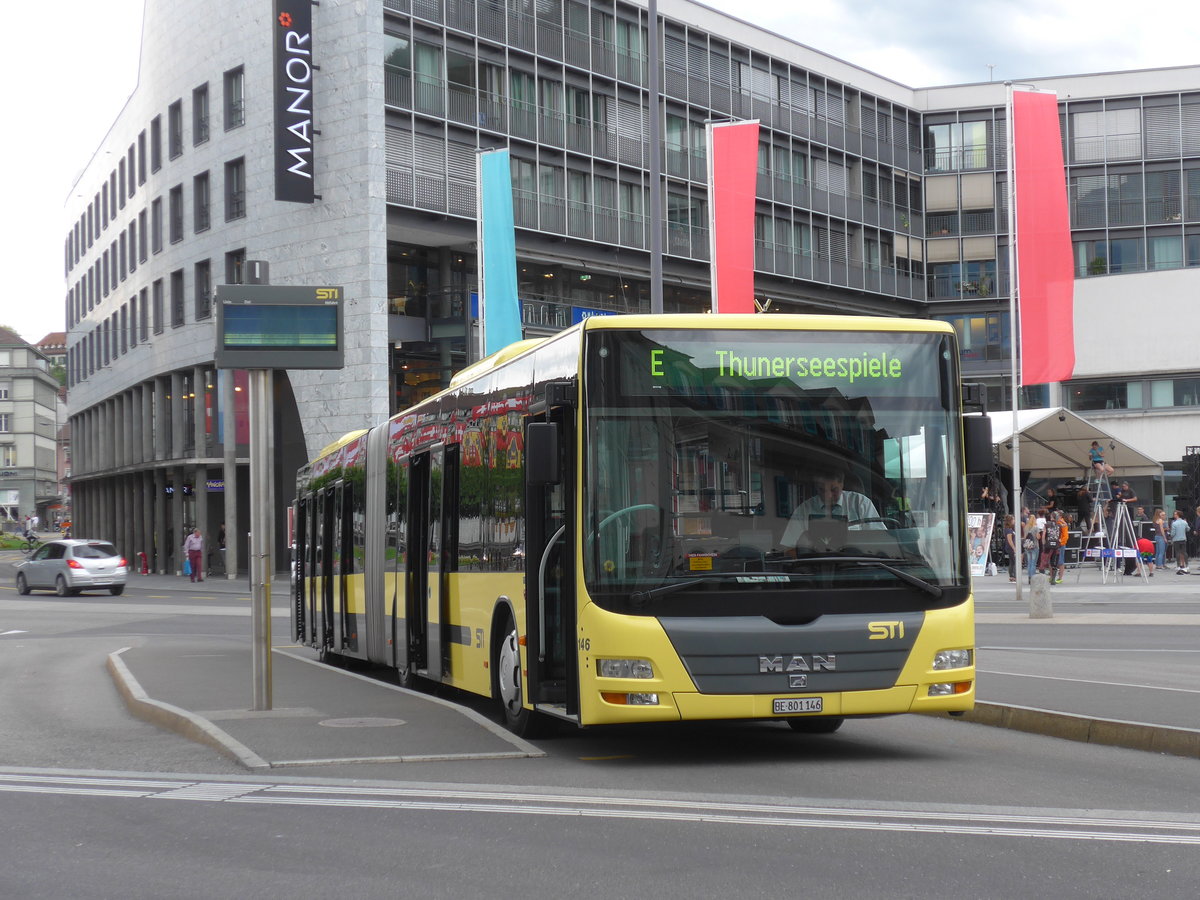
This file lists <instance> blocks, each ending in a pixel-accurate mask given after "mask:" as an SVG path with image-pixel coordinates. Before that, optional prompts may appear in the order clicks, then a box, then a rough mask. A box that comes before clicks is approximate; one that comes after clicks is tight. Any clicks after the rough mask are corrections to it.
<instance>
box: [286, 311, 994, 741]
mask: <svg viewBox="0 0 1200 900" xmlns="http://www.w3.org/2000/svg"><path fill="white" fill-rule="evenodd" d="M986 427H987V426H986V418H977V417H964V416H963V415H962V401H961V396H960V384H959V373H958V348H957V344H956V340H955V335H954V332H953V330H952V329H951V328H950V327H949V326H947V325H944V324H943V323H940V322H930V321H917V320H905V319H878V318H863V317H839V316H820V317H812V316H787V315H758V316H736V315H722V316H711V315H701V316H674V315H667V316H612V317H598V318H591V319H588V320H586V321H585V322H583V323H580V324H579V325H576V326H574V327H572V328H570V329H568V330H566V331H564V332H562V333H561V334H558V335H555V336H553V337H550V338H546V339H544V340H539V341H524V342H521V343H519V344H515V345H513V346H512V347H509V348H507V349H506V350H503V351H501V352H500V353H497V354H495V355H493V356H491V357H488V358H487V359H485V360H482V361H481V362H479V363H476V364H474V365H472V366H470V367H468V368H467V369H464V370H463V371H462V372H460V373H459V374H458V375H457V376H456V377H455V378H454V380H453V381H452V383H451V385H450V387H449V388H448V389H446V390H444V391H442V392H440V393H438V394H436V395H434V396H432V397H430V398H429V399H427V400H424V401H422V402H421V403H419V404H417V405H416V406H414V407H412V408H411V409H408V410H406V411H405V412H402V413H400V414H398V415H396V416H394V417H393V418H392V419H390V420H389V421H387V422H384V423H382V424H380V425H378V426H377V427H374V428H371V429H369V430H366V431H362V432H356V433H354V434H349V435H347V436H346V437H344V438H342V439H341V440H340V441H338V442H336V443H335V444H333V445H331V446H330V447H328V448H326V449H325V450H324V451H323V452H322V453H321V455H320V456H319V457H318V458H317V459H315V460H313V461H312V462H311V463H310V464H309V465H308V466H306V467H305V468H304V469H303V470H302V471H301V472H300V475H299V483H298V492H297V501H296V508H295V515H294V521H295V527H296V536H295V539H296V540H295V542H296V550H297V574H298V577H297V579H296V588H295V595H294V598H293V604H292V619H293V622H292V624H293V629H294V630H293V636H294V637H295V638H296V639H297V640H298V641H300V642H301V643H303V644H305V645H307V646H311V647H312V648H314V649H315V650H316V651H317V652H318V653H319V654H321V655H322V656H329V655H333V656H341V657H351V658H354V659H358V660H362V661H365V662H369V663H374V664H378V665H380V666H387V667H391V668H392V669H394V670H395V672H396V674H397V676H398V679H399V681H400V683H401V684H412V683H413V682H414V681H415V680H416V679H425V680H427V681H430V682H436V683H441V684H446V685H450V686H453V687H455V688H459V689H462V690H464V691H469V692H471V693H474V694H480V695H483V696H485V697H490V698H493V700H494V701H495V703H496V704H497V708H498V712H499V713H500V715H501V716H502V718H503V720H504V722H505V723H506V724H507V725H508V727H509V728H511V729H512V730H513V731H515V732H517V733H519V734H528V733H530V732H531V731H533V730H534V729H536V728H537V727H539V726H540V725H544V724H547V723H548V722H549V721H551V720H554V719H558V720H565V721H568V722H572V723H574V724H576V725H578V726H589V725H601V724H608V723H622V722H624V723H627V722H664V721H678V720H685V719H780V720H783V721H786V722H787V723H788V724H789V725H791V726H792V727H793V728H795V729H796V730H798V731H807V732H832V731H833V730H835V729H836V728H838V727H839V726H840V725H841V723H842V721H843V720H844V719H845V718H847V717H852V716H876V715H885V714H892V713H906V712H934V711H948V712H952V713H953V712H960V711H963V710H967V709H970V708H971V706H972V704H973V703H974V698H975V690H974V685H975V668H974V663H975V659H974V606H973V599H972V594H971V582H970V576H969V567H968V559H967V548H968V540H967V527H966V503H965V489H964V483H965V480H964V473H965V472H966V471H967V470H968V463H967V455H968V454H967V450H966V449H965V447H967V446H971V447H982V448H986V450H985V451H984V452H986V458H984V459H974V458H973V459H972V463H973V464H972V465H971V467H970V470H971V471H978V470H980V469H981V468H982V469H983V470H987V469H990V466H991V458H990V451H991V447H990V435H989V434H988V433H987V432H986V431H984V430H981V428H982V429H986ZM964 430H965V431H966V432H967V434H966V437H965V438H964ZM971 454H972V456H973V457H981V456H982V455H983V453H981V452H978V451H975V450H972V451H971Z"/></svg>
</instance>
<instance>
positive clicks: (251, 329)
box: [215, 284, 345, 710]
mask: <svg viewBox="0 0 1200 900" xmlns="http://www.w3.org/2000/svg"><path fill="white" fill-rule="evenodd" d="M216 324H217V346H216V352H215V360H216V366H217V368H218V369H248V370H249V372H248V374H249V376H250V378H249V380H250V567H249V568H250V598H251V600H250V628H251V646H250V660H251V666H252V668H253V678H254V708H255V709H256V710H267V709H270V708H271V703H272V700H271V577H272V576H273V575H274V571H275V569H274V566H273V565H272V563H271V553H272V551H273V549H274V546H275V539H274V530H275V523H274V518H273V510H274V499H273V497H272V485H273V484H274V483H275V478H274V473H273V472H272V457H273V455H274V436H273V434H272V426H271V423H272V422H273V421H274V418H275V411H274V408H273V406H274V403H273V400H272V397H273V395H274V388H273V385H272V378H273V376H274V370H275V369H340V368H341V367H342V361H343V357H344V356H345V339H344V331H343V322H342V289H341V288H340V287H286V286H278V287H277V286H275V285H265V284H223V285H220V286H218V287H217V322H216Z"/></svg>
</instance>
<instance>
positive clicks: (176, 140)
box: [167, 100, 183, 159]
mask: <svg viewBox="0 0 1200 900" xmlns="http://www.w3.org/2000/svg"><path fill="white" fill-rule="evenodd" d="M167 153H168V154H169V156H170V158H171V159H174V158H175V157H177V156H181V155H182V154H183V101H182V100H176V101H175V102H174V103H172V104H171V105H170V106H168V107H167Z"/></svg>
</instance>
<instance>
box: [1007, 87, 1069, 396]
mask: <svg viewBox="0 0 1200 900" xmlns="http://www.w3.org/2000/svg"><path fill="white" fill-rule="evenodd" d="M1013 171H1014V178H1013V185H1014V186H1015V188H1016V212H1017V234H1016V247H1017V273H1018V286H1019V292H1018V295H1017V299H1018V302H1019V304H1020V321H1021V344H1020V346H1021V381H1022V383H1024V384H1045V383H1046V382H1050V381H1065V380H1067V379H1068V378H1070V377H1071V374H1072V372H1074V370H1075V308H1074V307H1075V272H1074V268H1073V263H1072V258H1071V222H1070V217H1069V215H1068V212H1067V185H1066V171H1065V170H1064V168H1063V153H1062V137H1061V136H1060V134H1059V128H1058V97H1057V96H1056V95H1054V94H1052V93H1039V92H1034V91H1014V92H1013Z"/></svg>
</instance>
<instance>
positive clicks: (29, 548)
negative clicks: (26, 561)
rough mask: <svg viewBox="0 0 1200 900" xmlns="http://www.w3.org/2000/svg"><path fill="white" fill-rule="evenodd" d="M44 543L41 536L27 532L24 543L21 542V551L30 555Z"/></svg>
mask: <svg viewBox="0 0 1200 900" xmlns="http://www.w3.org/2000/svg"><path fill="white" fill-rule="evenodd" d="M44 543H45V541H43V540H42V539H41V538H39V537H38V536H37V535H36V534H27V535H25V541H24V543H22V544H21V552H22V553H23V554H25V555H26V556H29V555H31V554H32V553H33V551H34V550H36V549H37V548H38V547H40V546H42V544H44Z"/></svg>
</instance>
